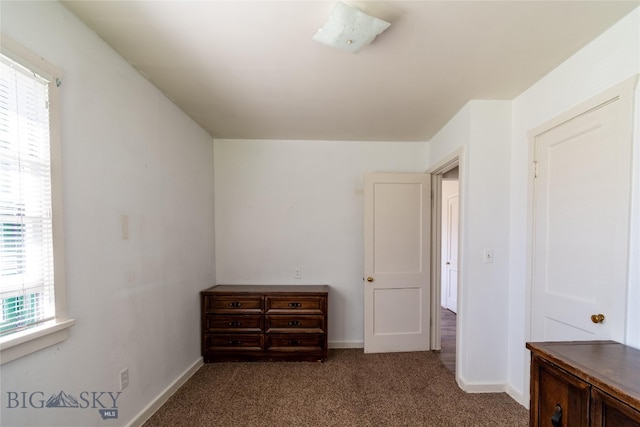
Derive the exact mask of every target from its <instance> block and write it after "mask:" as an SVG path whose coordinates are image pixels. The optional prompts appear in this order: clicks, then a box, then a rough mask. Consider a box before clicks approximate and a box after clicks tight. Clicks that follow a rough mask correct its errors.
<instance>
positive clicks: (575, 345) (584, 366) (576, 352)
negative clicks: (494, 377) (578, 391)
mask: <svg viewBox="0 0 640 427" xmlns="http://www.w3.org/2000/svg"><path fill="white" fill-rule="evenodd" d="M527 348H528V349H529V350H531V352H532V353H533V354H535V355H538V356H539V357H542V358H543V359H546V360H548V361H550V362H551V363H553V364H555V365H557V366H559V367H560V368H562V369H564V370H565V371H567V372H569V373H571V374H573V375H575V376H577V377H578V378H581V379H582V380H584V381H587V382H589V383H591V384H593V385H595V386H596V387H598V388H600V389H601V390H604V391H606V392H607V393H609V394H611V395H613V396H616V397H618V398H619V399H621V400H623V401H626V402H627V403H629V404H631V405H632V406H634V407H636V408H640V350H638V349H636V348H633V347H629V346H626V345H624V344H620V343H617V342H614V341H564V342H535V343H527ZM622 395H625V396H624V397H622Z"/></svg>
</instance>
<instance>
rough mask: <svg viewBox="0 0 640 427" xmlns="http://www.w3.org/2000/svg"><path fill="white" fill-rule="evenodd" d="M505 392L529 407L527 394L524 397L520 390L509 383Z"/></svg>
mask: <svg viewBox="0 0 640 427" xmlns="http://www.w3.org/2000/svg"><path fill="white" fill-rule="evenodd" d="M507 394H508V395H509V396H511V398H512V399H513V400H515V401H516V402H518V403H519V404H521V405H522V406H524V407H525V408H527V409H529V395H527V396H526V397H525V396H524V395H523V393H522V392H521V391H520V390H517V389H515V388H513V387H512V386H511V385H508V386H507Z"/></svg>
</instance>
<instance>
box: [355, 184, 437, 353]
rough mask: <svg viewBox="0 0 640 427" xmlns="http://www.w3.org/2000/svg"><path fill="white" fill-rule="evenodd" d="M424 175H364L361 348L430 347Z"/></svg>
mask: <svg viewBox="0 0 640 427" xmlns="http://www.w3.org/2000/svg"><path fill="white" fill-rule="evenodd" d="M430 186H431V180H430V176H429V175H428V174H396V173H384V174H378V173H376V174H366V175H365V177H364V201H365V206H364V216H365V217H364V227H365V228H364V257H365V259H364V273H365V276H364V277H365V281H364V287H365V288H364V300H365V301H364V315H365V319H364V320H365V321H364V327H365V331H364V332H365V333H364V351H365V352H366V353H379V352H396V351H420V350H429V342H430V340H429V320H430V315H429V312H430V304H429V295H430V287H429V277H430V275H429V250H430V245H429V231H430V212H431V209H430V197H431V190H430Z"/></svg>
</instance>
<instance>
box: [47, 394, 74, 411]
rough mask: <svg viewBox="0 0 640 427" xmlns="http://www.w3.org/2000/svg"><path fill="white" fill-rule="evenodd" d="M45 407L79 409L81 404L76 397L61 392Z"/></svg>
mask: <svg viewBox="0 0 640 427" xmlns="http://www.w3.org/2000/svg"><path fill="white" fill-rule="evenodd" d="M45 406H46V407H47V408H79V407H80V404H79V403H78V400H77V399H76V398H75V397H73V396H72V395H70V394H67V393H65V392H64V391H62V390H61V391H60V393H58V394H53V395H51V397H50V398H49V400H47V403H46V405H45Z"/></svg>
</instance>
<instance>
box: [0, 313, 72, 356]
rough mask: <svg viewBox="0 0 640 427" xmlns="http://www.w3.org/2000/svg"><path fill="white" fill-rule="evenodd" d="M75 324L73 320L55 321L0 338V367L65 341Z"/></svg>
mask: <svg viewBox="0 0 640 427" xmlns="http://www.w3.org/2000/svg"><path fill="white" fill-rule="evenodd" d="M75 323H76V321H75V320H73V319H67V320H58V319H56V320H52V321H50V322H47V323H45V324H43V325H41V326H37V327H35V328H30V329H26V330H24V331H21V332H17V333H15V334H11V335H9V336H6V337H4V338H0V351H1V353H0V365H3V364H5V363H7V362H11V361H12V360H16V359H18V358H19V357H22V356H26V355H27V354H31V353H34V352H36V351H38V350H42V349H43V348H46V347H49V346H52V345H54V344H58V343H59V342H62V341H64V340H66V339H67V336H68V332H69V331H68V329H69V328H70V327H72V326H73V325H75Z"/></svg>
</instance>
